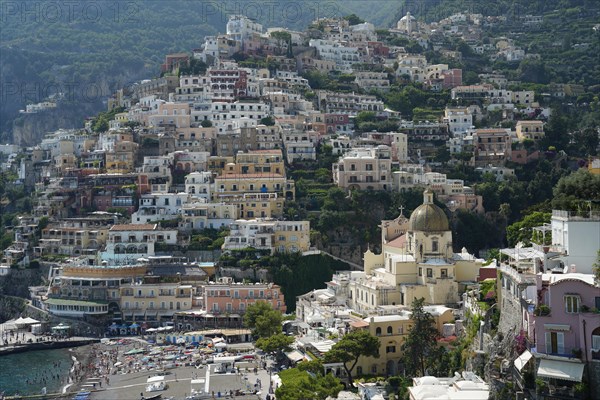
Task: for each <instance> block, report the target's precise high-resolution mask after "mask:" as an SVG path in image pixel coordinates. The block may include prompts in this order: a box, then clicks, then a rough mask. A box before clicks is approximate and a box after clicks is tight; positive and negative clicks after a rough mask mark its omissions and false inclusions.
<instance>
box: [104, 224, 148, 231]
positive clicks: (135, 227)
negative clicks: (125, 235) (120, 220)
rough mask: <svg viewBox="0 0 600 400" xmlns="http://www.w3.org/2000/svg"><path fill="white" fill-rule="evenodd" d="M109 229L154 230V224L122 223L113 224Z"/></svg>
mask: <svg viewBox="0 0 600 400" xmlns="http://www.w3.org/2000/svg"><path fill="white" fill-rule="evenodd" d="M110 230H111V231H154V230H156V224H123V225H113V226H112V228H110Z"/></svg>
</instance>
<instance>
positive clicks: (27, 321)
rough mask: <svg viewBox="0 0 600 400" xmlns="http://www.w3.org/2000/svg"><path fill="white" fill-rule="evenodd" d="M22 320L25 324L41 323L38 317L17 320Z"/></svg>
mask: <svg viewBox="0 0 600 400" xmlns="http://www.w3.org/2000/svg"><path fill="white" fill-rule="evenodd" d="M19 320H21V323H22V324H25V325H33V324H39V323H40V321H38V320H37V319H33V318H31V317H27V318H19V319H18V320H17V321H19Z"/></svg>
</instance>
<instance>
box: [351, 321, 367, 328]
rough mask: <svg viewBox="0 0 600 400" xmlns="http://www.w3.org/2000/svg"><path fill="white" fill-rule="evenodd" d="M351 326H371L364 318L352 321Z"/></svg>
mask: <svg viewBox="0 0 600 400" xmlns="http://www.w3.org/2000/svg"><path fill="white" fill-rule="evenodd" d="M350 326H351V327H353V328H366V327H367V326H369V323H368V322H365V321H362V320H358V321H352V322H350Z"/></svg>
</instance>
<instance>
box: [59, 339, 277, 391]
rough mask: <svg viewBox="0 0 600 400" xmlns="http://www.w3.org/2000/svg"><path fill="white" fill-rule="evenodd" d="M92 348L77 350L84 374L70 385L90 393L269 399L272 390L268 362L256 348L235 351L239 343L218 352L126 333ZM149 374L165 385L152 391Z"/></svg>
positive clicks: (71, 389) (203, 347)
mask: <svg viewBox="0 0 600 400" xmlns="http://www.w3.org/2000/svg"><path fill="white" fill-rule="evenodd" d="M245 346H246V347H247V344H245ZM86 347H88V346H86ZM88 348H89V351H87V349H80V353H78V354H79V356H81V357H82V368H81V374H79V375H76V378H77V379H78V381H77V383H76V384H74V385H73V386H72V387H70V388H69V391H70V392H73V391H74V390H75V389H77V390H84V391H90V392H91V395H90V398H91V399H97V400H111V399H115V400H117V399H123V400H129V399H132V400H133V399H135V400H139V399H141V398H142V396H143V397H144V398H149V397H152V396H155V395H157V394H160V395H162V398H163V399H186V398H189V397H190V396H191V395H192V394H195V397H194V398H197V399H201V398H212V397H213V394H214V398H219V397H222V398H236V399H265V398H266V395H267V394H268V389H269V382H270V376H269V373H268V372H267V369H266V367H267V363H266V362H265V361H262V360H260V359H254V358H253V357H254V353H253V352H251V353H241V352H238V351H236V350H235V347H234V345H233V346H232V348H231V349H229V350H230V351H221V352H215V351H214V350H212V349H211V348H210V347H207V346H202V345H199V346H187V347H186V346H185V345H177V346H176V345H169V344H167V345H163V346H157V345H155V344H148V343H147V342H145V341H143V340H141V339H138V338H126V339H116V340H111V341H110V342H108V343H102V344H94V345H92V346H89V347H88ZM244 354H245V355H246V358H243V357H244ZM85 356H87V357H88V358H87V359H85V362H84V361H83V360H84V358H83V357H85ZM235 359H237V361H234V360H235ZM225 361H227V362H225ZM223 365H227V366H228V368H223V367H222V366H223ZM148 380H150V381H153V380H156V381H159V382H162V383H161V385H164V390H157V391H148V390H147V389H148V385H149V383H148ZM270 397H271V398H274V397H273V396H272V395H271V396H270Z"/></svg>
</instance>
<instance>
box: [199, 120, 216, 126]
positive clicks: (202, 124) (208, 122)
mask: <svg viewBox="0 0 600 400" xmlns="http://www.w3.org/2000/svg"><path fill="white" fill-rule="evenodd" d="M200 126H201V127H203V128H210V127H211V126H213V124H212V121H209V120H207V119H205V120H204V121H202V122H200Z"/></svg>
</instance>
